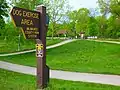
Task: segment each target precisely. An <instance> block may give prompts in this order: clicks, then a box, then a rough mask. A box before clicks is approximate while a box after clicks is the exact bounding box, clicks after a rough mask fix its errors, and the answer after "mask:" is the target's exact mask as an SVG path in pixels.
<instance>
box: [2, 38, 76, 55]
mask: <svg viewBox="0 0 120 90" xmlns="http://www.w3.org/2000/svg"><path fill="white" fill-rule="evenodd" d="M76 40H77V39H69V40H65V41H63V42H60V43H57V44H54V45H51V46H48V47H46V49H51V48H55V47H58V46H61V45H64V44H66V43H70V42H73V41H76ZM30 52H35V49H34V50H28V51H22V52H15V53H8V54H0V56H12V55H18V54H24V53H30Z"/></svg>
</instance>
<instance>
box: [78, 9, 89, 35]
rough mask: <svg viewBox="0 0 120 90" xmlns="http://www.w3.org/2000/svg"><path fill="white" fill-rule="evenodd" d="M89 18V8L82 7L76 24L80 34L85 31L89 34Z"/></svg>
mask: <svg viewBox="0 0 120 90" xmlns="http://www.w3.org/2000/svg"><path fill="white" fill-rule="evenodd" d="M88 20H89V10H88V9H87V8H81V9H79V10H78V12H77V22H76V23H77V24H76V32H77V33H78V34H79V33H80V32H85V34H86V35H88V31H87V23H88Z"/></svg>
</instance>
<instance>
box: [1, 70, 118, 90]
mask: <svg viewBox="0 0 120 90" xmlns="http://www.w3.org/2000/svg"><path fill="white" fill-rule="evenodd" d="M0 90H36V78H35V76H30V75H25V74H20V73H16V72H11V71H7V70H3V69H0ZM45 90H120V87H119V86H112V85H102V84H93V83H84V82H73V81H65V80H57V79H50V83H49V85H48V88H47V89H45Z"/></svg>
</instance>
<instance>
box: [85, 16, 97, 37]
mask: <svg viewBox="0 0 120 90" xmlns="http://www.w3.org/2000/svg"><path fill="white" fill-rule="evenodd" d="M87 29H88V33H89V36H98V26H97V21H96V19H95V17H90V18H89V21H88V24H87Z"/></svg>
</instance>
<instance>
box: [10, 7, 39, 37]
mask: <svg viewBox="0 0 120 90" xmlns="http://www.w3.org/2000/svg"><path fill="white" fill-rule="evenodd" d="M10 15H11V18H12V21H13V22H14V25H15V26H16V27H21V28H22V32H23V35H24V37H25V38H27V39H39V36H40V31H39V30H40V13H39V12H37V11H31V10H27V9H23V8H18V7H13V8H12V10H11V12H10Z"/></svg>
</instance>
